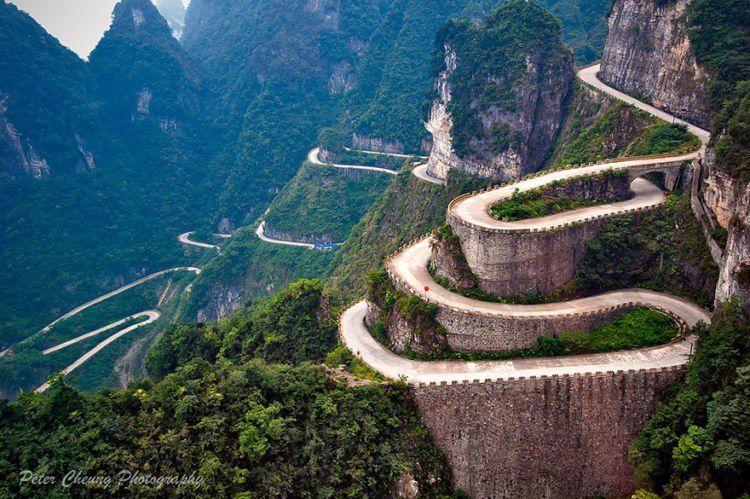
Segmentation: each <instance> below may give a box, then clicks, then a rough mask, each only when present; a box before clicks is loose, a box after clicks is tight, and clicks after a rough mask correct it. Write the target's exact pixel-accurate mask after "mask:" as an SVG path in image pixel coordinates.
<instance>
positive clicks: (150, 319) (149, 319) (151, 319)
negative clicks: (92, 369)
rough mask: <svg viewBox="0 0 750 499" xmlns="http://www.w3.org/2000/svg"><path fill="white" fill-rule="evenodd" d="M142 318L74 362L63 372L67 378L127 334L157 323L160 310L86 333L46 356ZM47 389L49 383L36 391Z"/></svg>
mask: <svg viewBox="0 0 750 499" xmlns="http://www.w3.org/2000/svg"><path fill="white" fill-rule="evenodd" d="M142 316H146V320H145V321H142V322H139V323H137V324H132V325H130V326H128V327H126V328H125V329H123V330H121V331H118V332H116V333H115V334H113V335H111V336H109V337H107V339H105V340H104V341H102V342H101V343H99V344H98V345H96V346H95V347H94V348H92V349H91V350H89V351H88V352H86V353H85V354H83V355H82V356H81V357H79V358H78V359H77V360H76V361H75V362H73V363H72V364H70V365H69V366H68V367H66V368H65V369H63V370H62V371H61V372H62V373H63V374H64V375H65V376H67V375H68V374H70V373H71V372H73V371H75V370H76V369H78V368H79V367H81V366H82V365H83V364H84V363H85V362H86V361H87V360H89V359H90V358H91V357H93V356H94V355H96V354H97V353H99V352H100V351H101V350H102V349H104V348H105V347H106V346H107V345H109V344H110V343H112V342H113V341H115V340H117V339H119V338H122V337H123V336H125V335H126V334H128V333H129V332H131V331H135V330H136V329H138V328H141V327H144V326H146V325H148V324H151V323H152V322H155V321H157V320H159V318H160V317H161V312H159V311H158V310H146V311H143V312H140V313H137V314H133V315H131V316H130V317H126V318H125V319H122V320H120V321H117V322H115V323H112V324H110V325H108V326H105V327H104V328H101V329H97V330H96V331H92V332H90V333H86V334H84V335H81V336H79V337H77V338H73V339H72V340H69V341H66V342H65V343H61V344H59V345H57V346H54V347H52V348H49V349H47V350H45V351H44V352H43V353H44V355H47V354H49V353H52V352H54V351H57V350H61V349H63V348H65V347H67V346H70V345H72V344H73V343H77V342H79V341H83V340H85V339H87V338H90V337H92V336H95V335H96V334H99V333H100V332H102V331H105V330H108V329H112V328H114V327H117V326H119V325H122V324H123V323H124V322H126V321H128V320H130V319H135V318H138V317H142ZM47 388H49V383H44V384H42V385H41V386H39V388H37V389H36V390H34V391H35V392H37V393H42V392H44V391H45V390H47Z"/></svg>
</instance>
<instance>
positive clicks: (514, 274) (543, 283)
mask: <svg viewBox="0 0 750 499" xmlns="http://www.w3.org/2000/svg"><path fill="white" fill-rule="evenodd" d="M447 220H448V223H449V224H450V226H451V227H452V228H453V232H454V233H455V234H456V235H457V236H458V237H459V239H460V240H461V249H462V250H463V253H464V256H465V257H466V261H467V262H468V263H469V267H470V268H471V271H472V272H473V273H474V275H475V276H476V278H477V283H478V287H479V289H481V290H482V291H484V292H486V293H490V294H492V295H495V296H501V297H513V296H521V295H532V294H538V293H548V292H550V291H553V290H555V289H557V288H559V287H560V286H562V285H564V284H565V283H567V282H568V281H570V280H571V279H572V278H573V277H574V276H575V270H576V265H578V263H579V262H580V261H581V259H582V258H583V255H584V251H585V248H586V243H587V242H588V241H590V240H591V239H593V238H594V237H596V234H597V233H598V229H599V227H600V226H601V225H602V223H604V222H605V221H606V219H605V218H598V219H592V220H588V221H585V222H581V223H577V224H568V225H564V226H560V227H557V228H555V229H554V230H546V231H541V232H530V231H508V230H491V229H487V228H483V227H477V226H475V225H472V224H468V223H466V222H464V221H463V220H461V219H459V218H457V217H456V216H454V215H453V214H452V213H449V214H448V217H447Z"/></svg>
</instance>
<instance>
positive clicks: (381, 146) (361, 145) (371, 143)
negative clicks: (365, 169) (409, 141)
mask: <svg viewBox="0 0 750 499" xmlns="http://www.w3.org/2000/svg"><path fill="white" fill-rule="evenodd" d="M352 147H353V148H354V149H362V150H364V151H375V152H387V153H395V154H400V153H403V152H404V145H403V144H402V143H401V142H400V141H398V140H385V139H379V138H377V137H367V136H365V135H357V134H356V133H355V134H354V135H352Z"/></svg>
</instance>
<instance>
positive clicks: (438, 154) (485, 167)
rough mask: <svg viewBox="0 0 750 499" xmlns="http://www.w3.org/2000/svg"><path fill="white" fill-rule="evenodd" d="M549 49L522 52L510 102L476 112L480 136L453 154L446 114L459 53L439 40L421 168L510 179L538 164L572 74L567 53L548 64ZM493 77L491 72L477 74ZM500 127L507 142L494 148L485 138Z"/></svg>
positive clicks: (547, 151) (554, 133)
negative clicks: (439, 62)
mask: <svg viewBox="0 0 750 499" xmlns="http://www.w3.org/2000/svg"><path fill="white" fill-rule="evenodd" d="M550 57H553V56H550V55H549V54H541V53H534V54H528V55H527V57H526V61H525V62H526V68H525V71H524V73H523V75H522V76H521V77H520V78H519V79H518V80H517V81H516V82H515V83H514V85H513V90H512V92H513V93H514V94H515V103H516V105H515V106H514V107H513V109H512V110H507V109H503V108H502V107H501V106H495V105H491V106H490V107H489V108H488V109H486V110H483V111H478V112H477V114H478V119H479V120H480V122H481V127H482V129H483V130H482V135H481V136H477V137H474V138H472V141H471V149H472V153H471V154H469V155H465V156H463V157H459V156H458V155H457V154H456V151H455V149H454V147H453V144H454V135H453V119H452V117H451V114H450V113H449V111H448V110H449V105H450V102H451V99H452V95H451V94H452V92H453V89H452V88H451V83H450V81H451V76H452V74H453V73H454V72H455V71H456V68H457V67H458V65H459V64H461V58H460V55H459V54H458V53H457V52H456V50H454V48H453V47H451V46H450V45H447V44H446V45H445V48H444V62H445V69H444V70H443V71H441V72H440V73H439V74H438V76H437V78H436V79H435V83H434V85H435V89H436V93H437V97H436V98H435V99H434V100H433V102H432V107H431V109H430V115H429V119H428V121H427V123H426V124H425V128H427V131H428V132H430V133H431V134H432V149H431V152H430V159H429V161H428V167H427V171H428V173H429V174H430V175H432V176H434V177H437V178H441V179H447V178H448V172H449V171H451V170H456V171H460V172H463V173H467V174H469V175H476V176H480V177H486V178H493V179H499V180H507V179H515V178H518V177H521V176H522V175H524V174H526V173H530V172H533V171H536V170H537V169H539V168H540V167H541V166H542V164H543V162H544V161H545V159H546V158H547V157H548V156H549V154H550V148H551V145H552V144H553V143H554V141H555V137H556V136H557V133H558V131H559V130H560V127H561V124H562V121H563V101H564V99H565V97H566V96H567V94H568V91H569V89H570V82H571V79H572V77H573V63H572V57H570V55H569V54H565V55H563V56H562V61H563V62H562V64H561V66H560V67H553V66H554V65H550V64H549V58H550ZM477 77H480V78H486V79H487V80H488V83H492V82H493V76H492V75H478V76H477ZM498 128H504V129H505V130H506V133H507V135H508V137H509V138H510V139H509V142H510V143H509V145H508V147H507V148H505V149H504V150H503V151H502V152H496V151H494V150H493V147H492V146H491V143H490V140H489V139H488V138H487V137H488V136H489V135H490V134H491V131H492V130H494V129H498Z"/></svg>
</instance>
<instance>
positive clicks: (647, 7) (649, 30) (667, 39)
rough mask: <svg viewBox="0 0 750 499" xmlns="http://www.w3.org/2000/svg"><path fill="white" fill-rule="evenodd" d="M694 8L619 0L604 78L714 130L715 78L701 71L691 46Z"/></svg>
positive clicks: (682, 0) (684, 1)
mask: <svg viewBox="0 0 750 499" xmlns="http://www.w3.org/2000/svg"><path fill="white" fill-rule="evenodd" d="M689 5H690V0H673V1H668V2H660V1H655V0H616V1H615V3H614V5H613V7H612V13H611V15H610V17H609V36H608V37H607V43H606V45H605V47H604V55H603V56H602V66H601V72H600V74H599V77H600V78H601V79H602V80H603V81H605V82H606V83H608V84H610V85H612V86H614V87H615V88H617V89H619V90H622V91H623V92H626V93H629V94H632V95H635V96H638V97H641V98H645V99H648V100H650V101H651V102H652V103H653V105H655V106H657V107H660V108H663V109H665V110H667V111H669V112H671V113H672V114H674V115H676V116H679V117H681V118H683V119H685V120H687V121H690V122H691V123H695V124H698V125H701V126H703V127H708V126H709V124H710V121H711V112H710V109H709V105H708V101H707V98H706V96H707V86H708V82H709V75H708V73H707V72H706V70H705V69H704V68H702V67H701V66H699V65H698V63H697V61H696V58H695V54H694V52H693V47H692V45H691V42H690V37H689V26H688V20H687V19H688V15H687V11H688V7H689Z"/></svg>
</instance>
